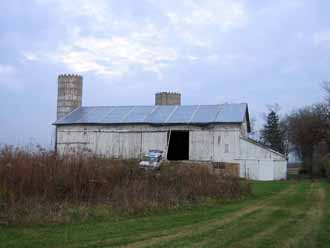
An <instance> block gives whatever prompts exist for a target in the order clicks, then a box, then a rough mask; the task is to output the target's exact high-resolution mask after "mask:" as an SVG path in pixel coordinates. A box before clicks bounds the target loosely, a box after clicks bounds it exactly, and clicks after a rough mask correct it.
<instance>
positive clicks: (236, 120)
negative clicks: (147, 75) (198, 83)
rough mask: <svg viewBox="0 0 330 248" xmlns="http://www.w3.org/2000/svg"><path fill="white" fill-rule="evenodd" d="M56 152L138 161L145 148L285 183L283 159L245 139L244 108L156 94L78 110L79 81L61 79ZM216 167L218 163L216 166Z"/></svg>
mask: <svg viewBox="0 0 330 248" xmlns="http://www.w3.org/2000/svg"><path fill="white" fill-rule="evenodd" d="M58 82H59V92H58V118H57V121H56V122H55V123H54V125H55V126H56V149H57V151H58V153H60V154H64V153H67V152H71V151H76V150H80V151H88V152H92V153H94V154H97V155H100V156H105V157H109V158H118V159H140V158H141V157H142V156H143V155H144V154H145V153H146V152H147V151H148V150H149V149H160V150H163V151H164V152H165V154H164V156H165V158H166V159H167V160H192V161H205V162H227V163H237V164H239V168H240V172H239V173H240V176H241V177H246V178H250V179H254V180H278V179H285V178H286V170H287V161H286V158H285V156H284V155H282V154H280V153H278V152H276V151H273V150H271V149H269V148H267V147H265V146H263V145H261V144H259V143H257V142H255V141H253V140H251V139H249V138H248V133H249V132H250V121H249V111H248V105H247V104H245V103H240V104H216V105H181V99H180V95H179V94H177V93H159V94H157V95H156V105H150V106H102V107H82V106H81V99H82V78H81V77H80V76H75V75H61V76H59V80H58ZM215 164H216V163H215Z"/></svg>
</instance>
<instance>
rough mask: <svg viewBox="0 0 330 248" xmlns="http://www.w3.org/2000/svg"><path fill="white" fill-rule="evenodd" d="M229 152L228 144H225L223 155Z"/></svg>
mask: <svg viewBox="0 0 330 248" xmlns="http://www.w3.org/2000/svg"><path fill="white" fill-rule="evenodd" d="M228 152H229V144H225V153H228Z"/></svg>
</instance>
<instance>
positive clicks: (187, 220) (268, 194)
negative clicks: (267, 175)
mask: <svg viewBox="0 0 330 248" xmlns="http://www.w3.org/2000/svg"><path fill="white" fill-rule="evenodd" d="M329 210H330V183H328V182H313V183H312V182H310V181H302V182H296V181H280V182H254V183H253V195H252V196H250V197H248V198H246V199H242V200H240V201H236V202H228V203H216V202H209V203H207V204H204V205H201V206H196V207H194V208H183V209H178V210H162V211H157V212H154V213H151V214H149V215H148V216H141V217H122V218H114V217H105V218H103V219H99V218H97V219H90V220H89V221H87V222H83V223H81V222H75V223H71V224H57V225H55V224H54V225H30V226H10V227H0V247H118V246H128V247H329V244H330V211H329Z"/></svg>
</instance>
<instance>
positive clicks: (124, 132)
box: [57, 124, 240, 162]
mask: <svg viewBox="0 0 330 248" xmlns="http://www.w3.org/2000/svg"><path fill="white" fill-rule="evenodd" d="M170 129H171V130H188V131H189V159H190V160H201V161H219V162H220V161H228V162H234V160H235V158H236V157H237V156H238V150H239V149H238V147H237V146H238V142H239V134H240V126H239V125H230V124H228V125H214V126H210V127H208V128H205V127H199V126H191V125H180V126H179V125H178V126H170V127H163V126H159V127H155V126H150V125H140V126H139V125H135V126H86V125H84V126H79V125H75V126H59V127H58V130H57V133H58V137H57V141H58V151H59V153H66V152H68V151H76V150H89V151H91V152H93V153H96V154H97V155H101V156H106V157H110V158H125V159H128V158H141V156H142V155H143V154H144V153H146V152H147V151H148V150H149V149H160V150H163V151H165V152H166V150H167V142H168V139H167V135H168V132H169V130H170ZM218 137H220V138H218ZM218 141H220V143H217V142H218ZM227 143H228V144H229V149H230V150H229V153H228V154H225V152H224V149H225V144H227ZM165 156H166V154H165Z"/></svg>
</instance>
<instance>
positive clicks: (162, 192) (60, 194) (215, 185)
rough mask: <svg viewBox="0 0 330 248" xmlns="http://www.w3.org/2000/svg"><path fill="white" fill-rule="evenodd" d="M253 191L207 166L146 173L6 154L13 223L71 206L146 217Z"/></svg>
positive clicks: (5, 189)
mask: <svg viewBox="0 0 330 248" xmlns="http://www.w3.org/2000/svg"><path fill="white" fill-rule="evenodd" d="M250 192H251V188H250V185H249V184H248V183H247V182H244V183H243V182H242V181H241V180H240V179H238V178H234V177H228V176H221V175H215V174H212V173H210V171H209V170H208V168H207V167H203V166H179V167H171V168H169V169H166V168H164V169H162V170H161V171H143V170H140V169H139V168H138V167H137V161H124V160H110V159H105V158H97V157H93V156H89V157H86V156H82V155H80V154H75V155H70V156H65V157H59V156H57V155H55V154H54V153H52V152H48V151H45V150H42V149H40V150H38V151H34V152H28V151H25V150H21V149H17V148H13V147H5V148H3V149H2V150H1V151H0V211H1V212H0V219H1V218H2V219H5V220H6V221H9V222H15V220H17V213H22V211H23V212H24V209H25V210H26V212H33V210H35V209H38V212H42V211H46V212H47V210H49V211H48V213H49V212H51V213H58V212H59V211H61V209H62V208H61V206H63V205H67V204H73V205H76V206H85V205H88V206H95V205H96V204H107V205H109V206H111V209H112V211H114V212H116V213H120V214H141V213H144V212H146V211H148V210H150V209H156V208H176V207H179V206H181V205H184V204H186V203H193V202H198V201H201V200H203V199H205V198H212V199H225V200H227V199H228V200H231V199H238V198H240V197H242V196H244V195H247V194H249V193H250ZM26 212H24V213H22V214H21V215H26Z"/></svg>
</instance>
